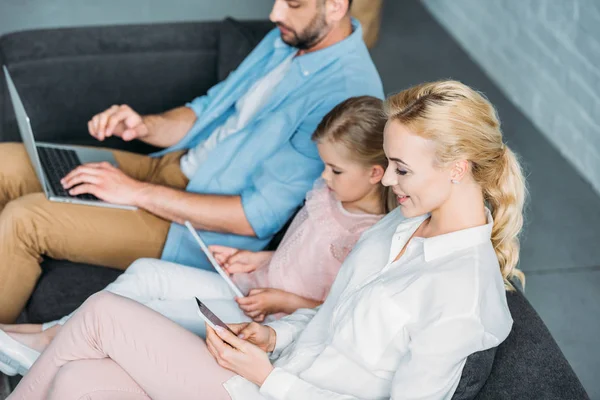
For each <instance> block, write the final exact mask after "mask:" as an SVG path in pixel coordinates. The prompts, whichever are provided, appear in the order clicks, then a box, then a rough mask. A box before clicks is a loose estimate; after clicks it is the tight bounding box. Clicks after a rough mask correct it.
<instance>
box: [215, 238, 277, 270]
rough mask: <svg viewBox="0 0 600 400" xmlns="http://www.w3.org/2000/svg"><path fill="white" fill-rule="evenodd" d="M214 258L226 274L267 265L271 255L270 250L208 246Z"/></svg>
mask: <svg viewBox="0 0 600 400" xmlns="http://www.w3.org/2000/svg"><path fill="white" fill-rule="evenodd" d="M208 249H209V250H210V251H211V252H212V253H213V256H214V257H215V259H216V260H217V261H218V262H219V264H221V265H222V266H223V268H224V269H225V271H227V273H228V274H230V275H231V274H235V273H238V272H246V273H248V272H252V271H255V270H257V269H258V268H262V267H263V266H265V265H267V264H268V263H269V261H271V258H272V257H273V252H272V251H258V252H255V251H249V250H239V249H235V248H233V247H227V246H217V245H213V246H208Z"/></svg>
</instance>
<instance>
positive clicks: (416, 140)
mask: <svg viewBox="0 0 600 400" xmlns="http://www.w3.org/2000/svg"><path fill="white" fill-rule="evenodd" d="M383 149H384V151H385V154H386V156H387V158H388V160H389V166H388V168H387V170H386V171H385V175H384V177H383V179H382V181H381V182H382V183H383V185H384V186H390V187H391V188H392V190H393V191H394V193H395V194H396V196H397V197H398V204H399V205H400V207H401V209H402V214H403V215H404V216H405V217H406V218H412V217H416V216H419V215H423V214H426V213H430V212H432V211H433V210H436V209H438V208H440V207H441V206H442V204H444V203H445V202H446V201H447V200H448V198H449V197H450V193H451V190H452V187H451V185H452V182H451V179H452V175H451V174H452V171H451V169H450V168H440V167H438V166H436V165H435V147H434V144H433V143H432V142H431V141H429V140H427V139H424V138H422V137H420V136H418V135H415V134H414V133H412V132H411V131H409V130H408V129H407V128H406V127H405V126H404V125H402V124H401V123H399V122H397V121H389V122H388V123H387V124H386V126H385V130H384V141H383Z"/></svg>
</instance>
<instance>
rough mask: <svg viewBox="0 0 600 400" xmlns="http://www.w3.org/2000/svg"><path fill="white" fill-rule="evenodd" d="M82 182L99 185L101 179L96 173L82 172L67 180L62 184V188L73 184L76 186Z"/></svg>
mask: <svg viewBox="0 0 600 400" xmlns="http://www.w3.org/2000/svg"><path fill="white" fill-rule="evenodd" d="M82 183H91V184H92V185H99V184H100V183H101V179H100V177H99V176H98V175H92V174H85V173H82V174H79V175H76V176H74V177H73V178H72V179H70V180H69V181H67V182H66V183H65V184H64V188H65V189H70V188H72V187H73V186H77V185H79V184H82Z"/></svg>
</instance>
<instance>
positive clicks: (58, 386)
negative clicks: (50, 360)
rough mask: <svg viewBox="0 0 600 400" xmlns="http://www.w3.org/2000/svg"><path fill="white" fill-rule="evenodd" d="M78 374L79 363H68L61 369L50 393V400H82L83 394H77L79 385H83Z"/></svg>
mask: <svg viewBox="0 0 600 400" xmlns="http://www.w3.org/2000/svg"><path fill="white" fill-rule="evenodd" d="M77 373H78V368H77V361H75V362H73V361H71V362H68V363H66V364H65V365H63V366H62V367H60V369H59V370H58V372H57V373H56V375H55V376H54V381H52V386H51V387H50V390H49V391H48V397H47V398H48V400H59V399H60V400H68V399H80V398H81V393H77V392H78V390H77V385H79V384H81V380H80V379H79V378H80V377H78V376H77Z"/></svg>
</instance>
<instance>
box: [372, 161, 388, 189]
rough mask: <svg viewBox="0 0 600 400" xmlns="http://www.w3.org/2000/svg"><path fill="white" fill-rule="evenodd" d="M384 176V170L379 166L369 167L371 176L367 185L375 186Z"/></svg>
mask: <svg viewBox="0 0 600 400" xmlns="http://www.w3.org/2000/svg"><path fill="white" fill-rule="evenodd" d="M384 174H385V169H384V168H383V167H382V166H381V165H373V166H372V167H371V176H370V178H369V183H370V184H371V185H375V184H377V183H380V182H381V180H382V179H383V175H384Z"/></svg>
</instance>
